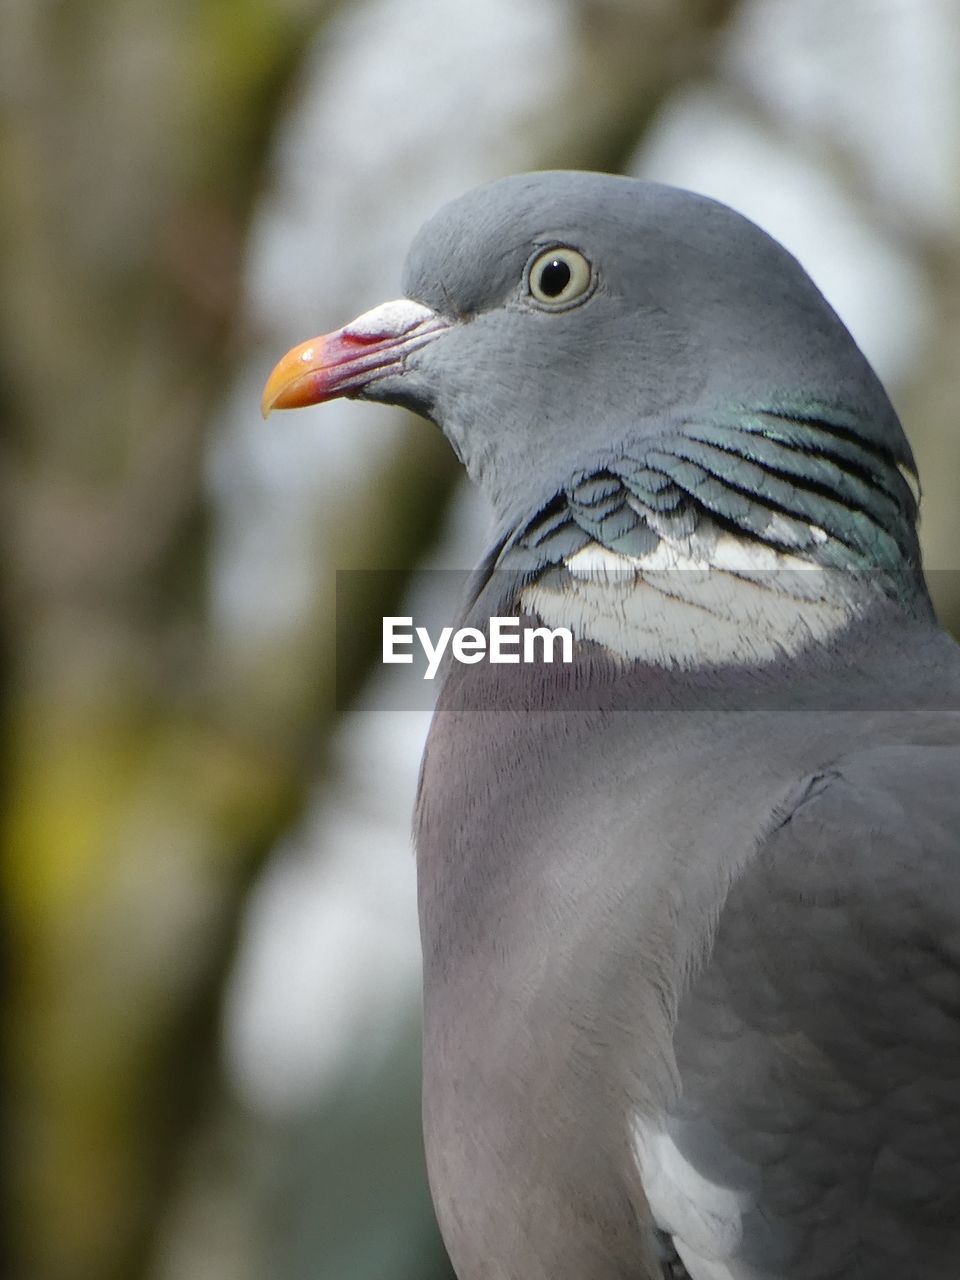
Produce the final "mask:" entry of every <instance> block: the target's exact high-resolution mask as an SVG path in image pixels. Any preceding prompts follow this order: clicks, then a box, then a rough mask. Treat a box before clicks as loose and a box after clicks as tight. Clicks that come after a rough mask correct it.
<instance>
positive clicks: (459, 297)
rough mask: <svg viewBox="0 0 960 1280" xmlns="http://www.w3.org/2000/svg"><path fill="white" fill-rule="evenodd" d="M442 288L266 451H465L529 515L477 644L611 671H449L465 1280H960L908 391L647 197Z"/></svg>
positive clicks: (500, 516)
mask: <svg viewBox="0 0 960 1280" xmlns="http://www.w3.org/2000/svg"><path fill="white" fill-rule="evenodd" d="M403 290H404V294H405V296H404V297H403V298H400V299H398V300H395V301H391V302H387V303H385V304H383V305H381V306H379V307H376V308H375V309H373V310H372V311H369V312H367V313H365V314H364V315H362V316H360V317H359V318H358V319H356V320H354V321H353V322H352V323H350V324H348V325H346V327H344V328H342V329H340V330H338V331H336V332H334V333H331V334H328V335H325V336H322V337H319V338H315V339H313V340H311V341H310V342H307V343H304V344H303V345H302V346H300V347H296V348H294V349H293V350H292V351H291V352H290V353H289V354H288V355H287V356H285V357H284V358H283V359H282V360H281V361H280V363H279V364H278V366H277V367H276V369H275V370H274V372H273V373H272V374H271V376H270V378H269V380H268V382H267V385H266V389H265V392H264V400H263V408H264V411H265V412H268V411H269V410H271V409H274V408H294V407H297V406H299V405H305V404H314V403H318V402H320V401H324V400H328V399H331V398H333V397H337V396H356V397H362V398H364V399H366V400H374V401H381V402H385V403H388V404H393V405H403V406H406V407H407V408H410V409H412V410H414V411H415V412H417V413H419V414H420V415H422V416H423V417H425V418H427V419H429V420H430V421H432V422H433V423H435V424H436V425H437V426H438V427H439V428H440V429H441V431H442V432H443V433H444V435H445V436H446V438H447V439H448V441H449V442H450V444H451V445H452V447H453V449H454V450H455V452H456V453H457V455H458V457H459V458H460V459H461V461H462V463H463V465H464V467H465V468H466V470H467V472H468V473H469V475H470V477H471V478H472V479H473V480H474V481H475V483H476V484H477V485H478V486H479V487H480V489H481V490H482V491H483V493H484V494H485V495H486V496H487V498H488V499H489V502H490V504H491V506H492V509H493V513H494V521H493V533H492V536H491V541H490V549H489V552H488V554H487V555H486V556H485V557H484V559H483V561H482V563H481V565H480V566H479V567H478V569H477V571H476V572H475V574H474V575H473V577H472V578H471V582H470V588H469V592H468V595H467V598H466V600H465V601H464V602H463V604H462V613H461V617H462V620H463V621H464V622H465V623H470V624H473V625H475V626H477V627H478V628H480V629H481V631H482V630H483V629H484V628H486V630H487V631H489V630H490V628H491V627H492V625H493V624H492V622H491V619H494V618H516V619H518V621H519V625H521V626H522V628H523V634H524V637H526V636H527V635H528V634H529V635H531V636H535V635H537V634H541V635H546V636H549V635H553V634H559V633H561V632H565V633H566V634H568V635H569V636H570V638H571V642H572V643H571V652H570V654H569V655H568V660H561V657H558V655H557V654H556V653H553V654H551V655H550V656H549V657H548V655H547V652H546V640H544V643H543V644H542V645H541V646H540V647H539V648H537V647H536V646H533V651H532V653H531V655H530V658H529V660H527V657H526V648H524V660H523V661H516V662H508V661H502V662H499V663H495V662H493V661H480V662H476V661H471V662H465V661H456V660H451V661H450V662H449V663H448V664H447V665H446V668H445V672H444V674H443V677H442V680H443V683H442V687H441V689H440V691H439V695H438V699H437V707H436V711H435V713H434V717H433V721H432V726H431V730H430V733H429V737H428V741H427V744H426V748H425V753H424V757H423V761H422V766H421V776H420V785H419V792H418V798H417V809H416V820H415V826H416V845H417V877H418V897H419V913H420V928H421V938H422V946H423V960H424V976H423V983H424V998H423V1011H424V1030H423V1036H424V1042H423V1123H424V1137H425V1146H426V1153H427V1164H428V1172H429V1178H430V1184H431V1188H432V1194H433V1198H434V1202H435V1205H436V1210H437V1215H438V1219H439V1222H440V1227H441V1230H442V1233H443V1236H444V1239H445V1242H446V1245H447V1248H448V1251H449V1254H450V1257H451V1260H452V1262H453V1265H454V1268H455V1270H456V1272H457V1275H458V1276H459V1277H460V1280H654V1278H655V1280H660V1278H661V1277H689V1280H889V1277H891V1276H910V1277H913V1276H916V1277H923V1278H924V1280H956V1277H957V1276H958V1275H960V715H958V708H960V649H958V647H957V646H956V644H955V643H954V641H953V640H952V639H951V638H950V637H949V636H948V635H947V633H946V632H945V631H944V630H942V629H941V628H940V627H939V626H938V624H937V621H936V619H935V616H934V613H933V609H932V606H931V602H930V598H929V595H928V592H927V588H926V585H925V582H924V578H923V573H922V568H921V563H920V552H919V548H918V541H917V531H916V525H917V514H918V500H919V489H918V485H917V480H916V468H915V465H914V460H913V456H912V453H911V450H910V446H909V444H908V443H907V440H906V437H905V435H904V432H903V429H902V427H901V424H900V422H899V420H898V418H897V415H896V413H895V412H894V409H893V408H892V406H891V403H890V401H889V399H888V398H887V395H886V393H885V391H884V389H883V387H882V386H881V384H880V382H879V380H878V378H877V377H876V375H875V374H874V372H873V370H872V369H871V367H870V365H869V364H868V362H867V360H866V358H865V357H864V356H863V354H862V353H861V352H860V350H859V349H858V347H857V345H856V344H855V342H854V340H853V338H852V337H851V335H850V334H849V333H848V331H847V330H846V329H845V327H844V326H843V324H842V323H841V321H840V320H839V318H838V317H837V315H836V314H835V313H834V311H833V310H832V309H831V307H830V306H829V304H828V303H827V302H826V301H825V299H824V298H823V296H822V295H821V294H820V292H819V291H818V289H817V288H816V286H815V285H814V284H813V282H812V281H811V279H810V278H809V276H808V275H807V274H806V273H805V271H804V270H803V268H802V267H801V266H800V265H799V263H798V262H797V261H796V260H795V259H794V258H793V257H792V256H791V255H790V254H789V253H788V252H787V251H786V250H785V249H784V248H783V247H782V246H781V245H779V244H778V243H777V242H776V241H775V240H773V239H772V238H771V237H769V236H768V235H766V234H765V233H764V232H763V231H761V230H760V229H759V228H758V227H756V226H755V225H753V224H752V223H751V222H749V221H748V220H747V219H745V218H744V217H742V216H741V215H739V214H737V213H736V212H734V211H733V210H731V209H729V208H727V207H725V206H723V205H721V204H719V203H717V202H715V201H713V200H710V199H707V198H705V197H703V196H701V195H697V194H694V193H691V192H686V191H682V190H679V189H675V188H672V187H668V186H665V185H659V184H655V183H650V182H644V181H639V180H635V179H630V178H625V177H619V176H613V175H605V174H599V173H586V172H565V171H557V172H542V173H533V174H523V175H516V176H512V177H508V178H505V179H501V180H499V181H497V182H494V183H490V184H488V185H486V186H483V187H481V188H479V189H477V190H475V191H472V192H470V193H468V194H466V195H464V196H462V197H460V198H458V199H456V200H454V201H453V202H452V203H450V204H449V205H447V206H446V207H445V208H443V209H441V210H440V212H439V213H437V214H436V215H435V216H434V217H433V218H432V219H431V220H430V221H428V222H427V224H426V225H425V226H424V227H423V229H422V230H421V231H420V232H419V233H418V235H417V237H416V238H415V240H414V242H413V245H412V247H411V249H410V252H409V256H408V258H407V261H406V266H405V269H404V276H403ZM517 656H518V658H519V656H520V655H519V654H518V655H517ZM551 659H552V660H551Z"/></svg>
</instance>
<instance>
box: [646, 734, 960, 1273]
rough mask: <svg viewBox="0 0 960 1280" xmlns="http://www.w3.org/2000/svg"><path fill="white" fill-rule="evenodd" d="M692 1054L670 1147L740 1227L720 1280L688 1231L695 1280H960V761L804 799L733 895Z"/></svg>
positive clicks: (927, 764)
mask: <svg viewBox="0 0 960 1280" xmlns="http://www.w3.org/2000/svg"><path fill="white" fill-rule="evenodd" d="M675 1050H676V1056H677V1063H678V1068H679V1072H680V1079H681V1096H680V1098H679V1101H678V1103H677V1105H676V1108H675V1110H674V1111H673V1113H672V1114H671V1115H670V1116H669V1117H668V1118H667V1120H666V1122H665V1124H666V1132H665V1135H663V1136H664V1137H666V1138H668V1140H669V1141H670V1142H671V1143H672V1148H671V1151H672V1153H675V1154H676V1156H678V1157H679V1159H678V1160H677V1161H676V1162H675V1164H676V1168H679V1169H680V1170H683V1169H684V1168H689V1169H690V1170H692V1171H693V1172H692V1186H693V1187H694V1194H697V1193H699V1194H702V1190H703V1187H705V1186H713V1185H716V1187H717V1188H721V1189H723V1190H724V1192H731V1193H732V1196H729V1195H728V1196H727V1199H726V1201H724V1203H727V1204H730V1203H732V1204H735V1205H736V1206H737V1213H738V1215H739V1221H738V1223H737V1224H736V1228H737V1229H736V1232H735V1233H734V1235H735V1238H737V1239H738V1243H737V1245H736V1247H735V1248H734V1249H733V1250H732V1251H731V1250H730V1248H729V1243H728V1244H727V1246H726V1252H727V1256H726V1257H723V1258H720V1257H715V1258H713V1259H711V1258H709V1257H707V1258H704V1260H703V1262H702V1269H700V1260H699V1258H698V1257H697V1256H691V1255H690V1252H689V1250H688V1251H687V1252H686V1254H685V1252H684V1243H683V1240H682V1238H681V1237H679V1236H678V1237H677V1241H676V1242H677V1247H678V1251H679V1252H680V1255H681V1257H683V1258H684V1261H685V1262H686V1265H687V1267H688V1269H689V1270H690V1274H691V1276H693V1277H694V1280H697V1278H698V1276H700V1275H702V1276H704V1277H706V1276H710V1277H714V1276H724V1277H725V1276H729V1277H731V1278H732V1280H741V1277H742V1278H744V1280H747V1278H749V1280H760V1278H764V1280H767V1278H769V1280H773V1278H776V1280H782V1278H790V1280H792V1278H794V1277H797V1278H798V1280H799V1278H800V1277H803V1278H804V1280H827V1278H828V1277H837V1278H838V1280H839V1278H840V1277H843V1280H881V1277H883V1278H884V1280H886V1277H890V1276H894V1275H902V1276H907V1275H910V1276H923V1277H924V1280H941V1278H942V1280H948V1277H949V1278H950V1280H955V1278H956V1277H957V1276H958V1275H960V746H939V747H935V746H916V745H904V746H893V747H883V748H878V749H876V750H869V751H864V752H862V753H859V754H856V755H853V756H850V757H847V758H845V759H843V760H841V761H840V762H839V763H838V764H837V765H836V766H835V767H834V768H832V769H831V770H830V771H829V772H828V773H824V774H822V775H818V776H817V777H815V778H812V779H810V780H809V781H808V782H807V783H806V785H805V786H804V787H803V788H801V791H800V793H799V798H798V800H797V802H796V804H795V805H794V806H793V807H792V808H791V810H790V811H789V812H788V813H787V815H786V816H785V817H784V819H783V821H782V822H781V823H780V825H779V826H778V827H777V829H776V830H775V831H774V832H773V834H772V835H771V836H770V837H769V838H768V839H767V840H766V841H765V843H764V846H763V847H762V849H761V850H760V851H759V853H758V856H757V857H756V858H755V859H754V860H753V861H752V862H751V864H750V866H749V868H748V870H747V872H746V873H745V874H744V875H743V876H742V877H741V878H740V880H739V881H738V882H737V883H736V884H734V885H733V886H732V888H731V890H730V893H729V895H728V898H727V901H726V904H725V906H724V909H723V911H722V913H721V917H720V921H719V925H718V931H717V935H716V939H715V944H714V947H713V951H712V954H711V957H710V960H709V962H708V964H707V966H706V967H705V969H704V970H703V972H702V973H701V975H700V976H699V978H698V979H697V980H696V982H695V983H694V985H693V986H692V988H691V990H690V991H689V993H688V994H687V995H686V997H685V998H684V1000H683V1002H682V1004H681V1008H680V1013H679V1019H678V1024H677V1029H676V1034H675ZM680 1176H681V1177H682V1174H681V1175H680ZM698 1189H699V1192H698ZM668 1211H669V1203H668ZM660 1216H661V1217H662V1216H663V1215H662V1214H661V1215H660ZM661 1225H662V1226H666V1227H667V1228H669V1226H670V1224H669V1223H668V1222H661ZM727 1240H728V1241H729V1233H727Z"/></svg>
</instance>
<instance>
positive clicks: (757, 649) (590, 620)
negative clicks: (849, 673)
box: [520, 527, 856, 669]
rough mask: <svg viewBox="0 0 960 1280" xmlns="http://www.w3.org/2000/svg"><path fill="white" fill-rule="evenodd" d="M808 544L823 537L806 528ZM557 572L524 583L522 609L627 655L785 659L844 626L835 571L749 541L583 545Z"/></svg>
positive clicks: (687, 661) (713, 533) (705, 538)
mask: <svg viewBox="0 0 960 1280" xmlns="http://www.w3.org/2000/svg"><path fill="white" fill-rule="evenodd" d="M811 538H812V540H813V541H814V542H821V543H822V542H825V541H826V538H827V535H826V534H825V533H824V532H823V530H822V529H817V528H813V527H812V528H811ZM564 569H565V570H566V572H565V573H564V574H562V575H561V576H560V577H559V578H555V579H554V580H553V581H550V577H549V575H548V577H547V579H546V581H544V580H538V581H536V582H533V583H531V584H530V585H529V586H528V587H526V588H524V590H523V592H522V593H521V596H520V601H521V604H522V606H523V608H524V609H525V610H527V611H528V612H529V613H531V614H533V615H536V616H537V617H539V618H540V619H542V621H543V622H544V623H545V624H547V625H548V626H550V627H561V626H563V627H568V628H569V629H570V630H571V631H572V632H573V635H574V638H575V639H578V640H592V641H594V642H596V643H597V644H601V645H603V646H604V648H606V649H609V650H610V651H611V652H613V653H616V654H618V655H619V656H621V657H623V658H627V659H630V660H643V661H646V662H652V663H654V664H656V665H657V666H663V667H680V668H686V669H689V668H692V667H697V666H703V665H708V664H709V665H714V664H719V665H735V664H737V665H739V664H743V663H763V662H770V661H772V660H774V659H776V658H781V657H792V656H793V655H795V654H798V653H800V652H801V650H803V649H806V648H808V647H810V646H811V645H815V644H818V643H822V642H823V641H825V640H827V639H828V638H829V637H830V636H832V635H833V634H835V633H836V632H838V631H840V630H842V629H843V628H844V627H845V626H847V625H848V624H849V622H850V621H851V620H852V618H853V617H854V615H855V612H856V605H855V602H854V600H853V599H852V598H848V597H847V596H846V595H845V594H844V592H843V591H842V590H838V588H837V580H838V577H839V574H837V573H836V572H833V571H831V570H829V569H824V568H823V567H822V566H821V565H818V564H816V563H814V562H813V561H812V560H807V559H804V558H802V557H800V556H797V555H791V554H789V553H786V552H781V551H777V550H775V549H774V548H773V547H769V546H766V545H764V544H763V543H760V542H756V541H754V540H752V539H749V538H738V537H734V536H733V535H732V534H729V533H726V532H720V531H717V530H708V531H707V532H706V533H700V532H698V533H696V534H694V535H692V536H691V537H689V538H683V539H679V540H670V539H667V538H663V539H661V541H660V542H659V543H658V545H657V546H656V547H655V548H654V549H653V550H652V551H650V552H648V553H647V554H646V555H642V556H625V555H620V554H618V553H617V552H614V551H610V550H609V549H608V548H606V547H603V546H601V545H600V544H599V543H596V542H591V543H589V544H588V545H587V546H585V547H583V548H582V549H581V550H580V551H578V552H576V554H575V555H572V556H570V557H569V558H568V559H567V560H565V561H564Z"/></svg>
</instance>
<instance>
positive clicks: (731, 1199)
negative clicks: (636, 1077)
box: [632, 1118, 751, 1280]
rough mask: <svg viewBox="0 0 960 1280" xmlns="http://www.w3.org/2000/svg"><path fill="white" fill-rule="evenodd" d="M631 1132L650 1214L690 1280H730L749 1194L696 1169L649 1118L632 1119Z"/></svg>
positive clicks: (732, 1274) (741, 1233) (732, 1279)
mask: <svg viewBox="0 0 960 1280" xmlns="http://www.w3.org/2000/svg"><path fill="white" fill-rule="evenodd" d="M632 1136H633V1150H634V1156H635V1158H636V1161H637V1167H638V1169H639V1170H640V1178H641V1181H642V1183H643V1190H644V1194H645V1195H646V1197H647V1203H648V1204H649V1206H650V1212H651V1213H652V1214H653V1218H654V1221H655V1222H656V1224H657V1226H658V1227H659V1228H660V1230H661V1231H666V1232H668V1233H669V1234H670V1236H671V1237H672V1238H673V1243H674V1246H675V1247H676V1250H677V1253H678V1254H679V1255H680V1259H681V1261H682V1262H683V1264H684V1266H685V1267H686V1268H687V1270H688V1271H689V1272H690V1275H691V1276H692V1277H693V1280H734V1277H735V1276H736V1272H735V1271H734V1270H733V1269H732V1265H731V1264H733V1263H734V1260H735V1257H736V1253H737V1251H738V1249H739V1247H740V1242H741V1240H742V1238H743V1213H744V1211H745V1210H746V1209H747V1208H748V1207H749V1206H750V1204H751V1197H750V1195H749V1194H748V1193H747V1192H744V1191H735V1190H733V1189H732V1188H730V1187H724V1186H721V1185H720V1184H719V1183H716V1182H711V1181H710V1180H709V1178H705V1177H704V1176H703V1175H702V1174H701V1173H698V1172H697V1170H696V1169H695V1168H694V1167H693V1165H692V1164H690V1162H689V1161H688V1160H687V1159H686V1158H685V1157H684V1156H683V1155H681V1153H680V1151H679V1150H678V1149H677V1147H676V1145H675V1144H674V1142H673V1140H672V1139H671V1138H670V1137H669V1135H668V1134H666V1133H664V1132H663V1131H662V1130H661V1129H658V1128H656V1127H655V1126H653V1125H652V1124H650V1123H649V1122H647V1121H644V1120H641V1119H639V1118H637V1119H635V1120H634V1123H633V1133H632Z"/></svg>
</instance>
